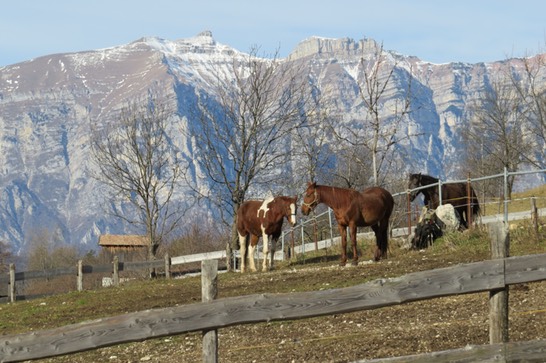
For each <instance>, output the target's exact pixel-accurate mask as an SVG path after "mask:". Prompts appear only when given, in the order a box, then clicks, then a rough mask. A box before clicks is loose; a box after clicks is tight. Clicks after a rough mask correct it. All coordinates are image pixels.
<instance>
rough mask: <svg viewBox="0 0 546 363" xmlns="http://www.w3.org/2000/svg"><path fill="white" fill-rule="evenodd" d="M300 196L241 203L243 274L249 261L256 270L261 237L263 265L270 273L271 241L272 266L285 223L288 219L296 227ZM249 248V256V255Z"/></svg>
mask: <svg viewBox="0 0 546 363" xmlns="http://www.w3.org/2000/svg"><path fill="white" fill-rule="evenodd" d="M296 203H297V197H294V198H290V197H282V196H280V197H276V198H273V197H271V198H268V199H266V200H249V201H246V202H244V203H243V204H241V206H240V207H239V209H238V210H237V233H238V234H239V244H240V254H241V272H245V270H246V260H247V258H248V260H249V262H250V270H251V271H253V272H254V271H256V266H255V264H254V249H255V248H256V245H257V244H258V240H259V239H260V237H262V239H263V241H262V242H263V258H264V259H263V266H262V271H267V269H268V268H267V253H268V248H269V240H270V239H271V263H270V266H271V268H273V261H274V256H275V249H276V244H277V240H278V239H279V236H280V235H281V232H282V224H283V221H284V218H286V219H287V220H288V221H289V222H290V224H292V226H294V225H296ZM247 248H248V253H247Z"/></svg>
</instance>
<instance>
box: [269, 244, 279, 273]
mask: <svg viewBox="0 0 546 363" xmlns="http://www.w3.org/2000/svg"><path fill="white" fill-rule="evenodd" d="M277 239H278V237H277V238H275V236H273V238H271V260H270V262H269V269H270V270H273V264H274V261H275V252H276V249H277Z"/></svg>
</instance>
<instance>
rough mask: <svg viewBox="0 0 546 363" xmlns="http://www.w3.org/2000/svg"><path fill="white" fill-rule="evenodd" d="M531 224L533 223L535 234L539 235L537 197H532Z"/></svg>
mask: <svg viewBox="0 0 546 363" xmlns="http://www.w3.org/2000/svg"><path fill="white" fill-rule="evenodd" d="M531 222H532V223H533V229H534V231H535V233H538V209H537V199H536V198H535V197H531Z"/></svg>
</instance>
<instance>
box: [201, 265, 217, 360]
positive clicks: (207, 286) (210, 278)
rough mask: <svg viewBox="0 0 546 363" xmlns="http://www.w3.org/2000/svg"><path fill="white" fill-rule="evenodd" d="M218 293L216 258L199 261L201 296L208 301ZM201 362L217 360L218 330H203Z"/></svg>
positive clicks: (204, 300)
mask: <svg viewBox="0 0 546 363" xmlns="http://www.w3.org/2000/svg"><path fill="white" fill-rule="evenodd" d="M217 295H218V260H205V261H202V262H201V296H202V300H203V302H210V301H212V300H214V299H216V297H217ZM203 362H206V363H208V362H213V363H216V362H218V331H217V330H216V329H212V330H207V331H203Z"/></svg>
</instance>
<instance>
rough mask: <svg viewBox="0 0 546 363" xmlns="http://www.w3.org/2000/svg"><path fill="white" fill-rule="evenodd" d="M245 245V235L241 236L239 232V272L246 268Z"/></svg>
mask: <svg viewBox="0 0 546 363" xmlns="http://www.w3.org/2000/svg"><path fill="white" fill-rule="evenodd" d="M246 245H247V236H241V234H239V255H240V257H239V260H240V261H241V267H240V270H241V272H245V268H246Z"/></svg>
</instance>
